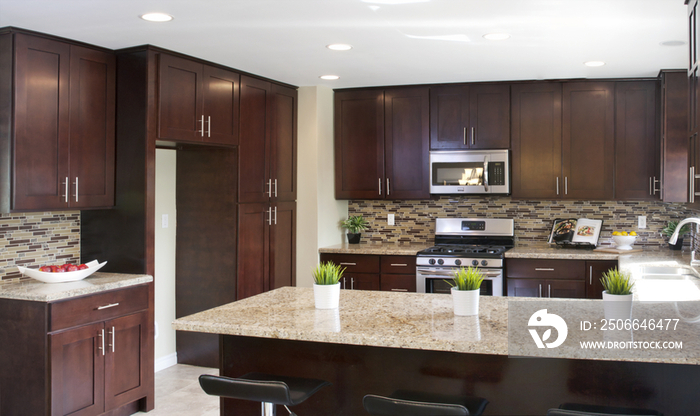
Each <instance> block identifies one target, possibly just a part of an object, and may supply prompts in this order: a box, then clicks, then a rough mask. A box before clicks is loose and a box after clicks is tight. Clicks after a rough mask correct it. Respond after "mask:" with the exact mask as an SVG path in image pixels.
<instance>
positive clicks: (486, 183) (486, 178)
mask: <svg viewBox="0 0 700 416" xmlns="http://www.w3.org/2000/svg"><path fill="white" fill-rule="evenodd" d="M488 191H489V157H488V155H486V156H484V192H488Z"/></svg>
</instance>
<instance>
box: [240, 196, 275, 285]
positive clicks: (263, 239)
mask: <svg viewBox="0 0 700 416" xmlns="http://www.w3.org/2000/svg"><path fill="white" fill-rule="evenodd" d="M270 208H271V207H270V205H269V204H266V203H257V204H239V205H238V282H237V287H238V296H237V298H238V299H245V298H247V297H249V296H253V295H257V294H259V293H262V292H265V291H267V290H269V289H270V282H269V275H270V248H269V247H270V224H269V220H270Z"/></svg>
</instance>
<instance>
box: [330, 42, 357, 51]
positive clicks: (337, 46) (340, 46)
mask: <svg viewBox="0 0 700 416" xmlns="http://www.w3.org/2000/svg"><path fill="white" fill-rule="evenodd" d="M326 48H328V49H330V50H332V51H349V50H350V49H352V45H348V44H345V43H331V44H330V45H326Z"/></svg>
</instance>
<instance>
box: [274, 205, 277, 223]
mask: <svg viewBox="0 0 700 416" xmlns="http://www.w3.org/2000/svg"><path fill="white" fill-rule="evenodd" d="M274 224H275V225H277V207H275V222H274Z"/></svg>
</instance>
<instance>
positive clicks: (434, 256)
mask: <svg viewBox="0 0 700 416" xmlns="http://www.w3.org/2000/svg"><path fill="white" fill-rule="evenodd" d="M514 245H515V234H514V224H513V220H510V219H491V218H438V219H437V220H435V246H434V247H430V248H427V249H425V250H422V251H419V252H418V254H417V256H418V257H417V258H416V291H417V292H419V293H450V287H451V286H450V285H449V284H448V283H447V282H445V280H449V279H451V278H452V276H453V275H454V272H455V271H456V270H457V269H458V268H459V267H467V266H479V268H480V269H481V271H482V272H483V273H484V275H485V276H484V282H483V283H482V284H481V294H482V295H492V296H503V263H504V262H503V258H504V253H505V252H506V251H507V250H508V249H510V248H512V247H513V246H514Z"/></svg>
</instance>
